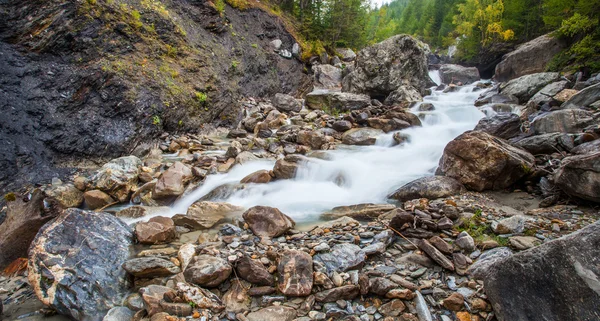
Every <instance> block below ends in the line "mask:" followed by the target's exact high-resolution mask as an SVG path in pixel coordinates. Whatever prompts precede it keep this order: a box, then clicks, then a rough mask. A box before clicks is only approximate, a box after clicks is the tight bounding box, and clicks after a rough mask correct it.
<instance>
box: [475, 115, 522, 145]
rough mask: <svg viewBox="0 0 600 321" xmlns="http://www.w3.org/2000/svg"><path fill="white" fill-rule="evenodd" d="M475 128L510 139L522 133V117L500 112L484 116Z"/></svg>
mask: <svg viewBox="0 0 600 321" xmlns="http://www.w3.org/2000/svg"><path fill="white" fill-rule="evenodd" d="M475 130H479V131H482V132H486V133H488V134H490V135H492V136H496V137H500V138H503V139H510V138H513V137H515V136H518V135H519V134H521V119H520V118H519V116H518V115H516V114H512V113H510V114H509V113H500V114H496V115H494V116H491V117H485V118H482V119H481V120H480V121H479V123H477V126H475Z"/></svg>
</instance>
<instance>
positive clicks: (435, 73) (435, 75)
mask: <svg viewBox="0 0 600 321" xmlns="http://www.w3.org/2000/svg"><path fill="white" fill-rule="evenodd" d="M429 78H431V80H433V82H434V83H435V84H436V85H438V86H439V85H441V84H442V77H440V71H439V70H430V71H429Z"/></svg>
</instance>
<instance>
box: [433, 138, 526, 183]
mask: <svg viewBox="0 0 600 321" xmlns="http://www.w3.org/2000/svg"><path fill="white" fill-rule="evenodd" d="M534 164H535V158H534V157H533V155H531V154H530V153H528V152H527V151H524V150H522V149H520V148H517V147H513V146H511V145H509V144H508V142H506V141H505V140H502V139H499V138H496V137H493V136H491V135H489V134H487V133H484V132H480V131H468V132H466V133H464V134H462V135H460V136H458V137H457V138H456V139H454V140H453V141H451V142H450V143H448V145H446V148H445V149H444V154H443V156H442V159H441V160H440V166H439V168H438V171H439V173H441V174H444V175H445V176H448V177H453V178H455V179H457V180H458V181H459V182H461V183H462V184H464V185H465V187H467V188H468V189H471V190H475V191H483V190H489V189H495V190H497V189H504V188H507V187H509V186H511V185H512V184H514V183H515V182H517V181H518V180H519V179H521V178H522V177H523V176H525V175H527V174H529V173H531V172H533V167H534Z"/></svg>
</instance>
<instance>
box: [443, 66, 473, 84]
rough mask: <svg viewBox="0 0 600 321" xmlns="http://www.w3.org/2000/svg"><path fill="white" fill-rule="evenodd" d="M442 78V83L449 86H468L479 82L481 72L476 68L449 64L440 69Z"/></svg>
mask: <svg viewBox="0 0 600 321" xmlns="http://www.w3.org/2000/svg"><path fill="white" fill-rule="evenodd" d="M440 78H442V83H444V84H447V85H449V84H456V83H459V82H460V83H462V84H463V85H468V84H470V83H473V82H476V81H478V80H479V79H480V78H481V77H480V76H479V70H477V68H475V67H464V66H460V65H451V64H448V65H442V66H441V67H440Z"/></svg>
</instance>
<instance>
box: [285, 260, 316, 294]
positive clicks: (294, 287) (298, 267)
mask: <svg viewBox="0 0 600 321" xmlns="http://www.w3.org/2000/svg"><path fill="white" fill-rule="evenodd" d="M277 271H278V272H279V275H280V280H279V291H281V293H283V294H285V295H288V296H307V295H309V294H310V292H311V290H312V286H313V260H312V257H311V256H310V255H309V254H308V253H306V252H302V251H298V250H288V251H285V252H283V253H282V255H281V257H280V258H279V263H278V265H277Z"/></svg>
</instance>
